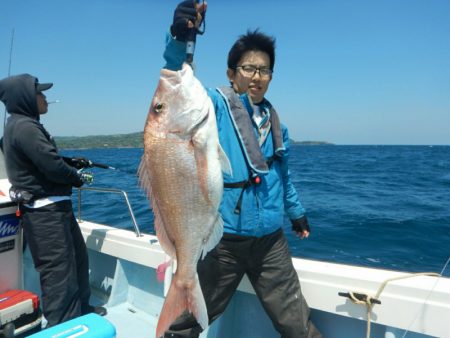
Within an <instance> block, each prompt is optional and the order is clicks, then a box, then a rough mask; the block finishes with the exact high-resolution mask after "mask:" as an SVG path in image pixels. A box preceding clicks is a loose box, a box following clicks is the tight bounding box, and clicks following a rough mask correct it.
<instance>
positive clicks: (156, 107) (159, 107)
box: [153, 103, 164, 114]
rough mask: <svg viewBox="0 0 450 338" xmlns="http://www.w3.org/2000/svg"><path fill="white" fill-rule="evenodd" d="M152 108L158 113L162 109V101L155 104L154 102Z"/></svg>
mask: <svg viewBox="0 0 450 338" xmlns="http://www.w3.org/2000/svg"><path fill="white" fill-rule="evenodd" d="M153 108H154V109H155V113H157V114H159V113H161V111H162V110H163V108H164V104H163V103H157V104H155V106H154V107H153Z"/></svg>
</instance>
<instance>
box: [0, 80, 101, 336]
mask: <svg viewBox="0 0 450 338" xmlns="http://www.w3.org/2000/svg"><path fill="white" fill-rule="evenodd" d="M52 86H53V84H52V83H39V81H38V79H37V78H36V77H34V76H31V75H29V74H22V75H17V76H10V77H7V78H5V79H3V80H0V100H1V101H2V102H3V103H4V104H5V106H6V110H7V111H8V113H9V114H10V116H9V118H8V121H7V123H6V126H5V129H4V135H3V140H2V150H3V153H4V157H5V165H6V171H7V174H8V179H9V181H10V183H11V189H10V197H11V199H12V200H13V201H17V202H18V203H19V204H20V210H21V225H22V228H23V231H24V236H25V239H26V241H27V243H28V245H29V248H30V252H31V255H32V257H33V262H34V265H35V268H36V270H37V271H38V272H39V275H40V283H41V289H42V307H43V313H44V316H45V318H46V320H47V327H51V326H54V325H56V324H59V323H62V322H65V321H67V320H69V319H72V318H75V317H78V316H80V315H83V314H87V313H90V312H96V313H98V314H102V315H103V314H105V313H106V310H105V309H104V308H102V307H93V306H91V305H89V298H90V287H89V270H88V269H89V262H88V255H87V249H86V244H85V242H84V239H83V236H82V234H81V230H80V228H79V226H78V223H77V221H76V219H75V216H74V214H73V209H72V201H71V195H72V187H80V186H81V185H83V183H85V182H89V180H90V179H91V177H90V176H88V175H85V174H83V173H79V172H78V171H77V168H75V167H73V166H71V165H70V164H71V163H70V161H68V159H67V158H64V157H62V156H60V155H59V153H58V149H57V147H56V143H55V141H54V140H53V138H52V136H51V135H50V134H49V133H48V132H47V130H46V129H45V128H44V126H43V125H42V124H41V123H40V116H41V115H42V114H45V113H47V109H48V103H47V100H46V97H45V95H44V93H43V91H45V90H47V89H50V88H51V87H52Z"/></svg>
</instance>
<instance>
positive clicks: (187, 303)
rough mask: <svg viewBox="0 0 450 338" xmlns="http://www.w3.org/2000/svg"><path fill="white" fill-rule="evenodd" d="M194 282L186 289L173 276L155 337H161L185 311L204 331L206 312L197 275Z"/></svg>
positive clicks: (206, 320) (206, 319)
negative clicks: (191, 315) (190, 314)
mask: <svg viewBox="0 0 450 338" xmlns="http://www.w3.org/2000/svg"><path fill="white" fill-rule="evenodd" d="M194 280H195V283H194V285H193V286H192V285H189V287H188V285H187V284H186V283H180V282H179V281H178V280H177V275H176V274H175V276H174V278H173V279H172V283H171V284H170V289H169V292H168V294H167V297H166V300H165V302H164V305H163V308H162V310H161V313H160V315H159V319H158V325H157V327H156V337H163V336H164V333H165V332H166V331H167V330H168V329H169V327H170V325H172V323H173V322H174V321H175V320H176V319H177V318H178V317H179V316H181V315H182V314H183V312H185V311H187V312H190V313H192V314H193V316H194V317H195V319H196V320H197V322H198V323H199V324H200V326H201V327H202V329H203V330H204V329H206V327H207V326H208V311H207V309H206V304H205V299H204V298H203V293H202V290H201V288H200V283H199V281H198V276H197V274H196V275H195V279H194Z"/></svg>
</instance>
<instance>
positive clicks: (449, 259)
mask: <svg viewBox="0 0 450 338" xmlns="http://www.w3.org/2000/svg"><path fill="white" fill-rule="evenodd" d="M449 263H450V256H449V257H448V258H447V262H446V263H445V264H444V267H443V268H442V270H441V273H440V274H439V277H438V278H437V279H436V281H435V282H434V285H433V287H432V288H431V290H430V292H429V293H428V295H427V297H426V298H425V300H424V302H423V304H422V308H423V307H424V306H425V304H426V302H427V301H428V299H429V298H430V296H431V294H432V293H433V291H434V289H435V288H436V285H437V283H438V282H439V280H440V279H441V278H442V276H443V275H444V271H445V270H446V269H447V267H448V264H449ZM420 313H421V310H419V311H418V312H417V314H416V316H415V317H414V319H413V320H412V322H411V324H409V326H408V328H407V329H406V330H405V333H404V334H403V336H402V338H405V337H406V335H407V334H408V333H409V332H410V329H411V326H412V325H413V324H414V323H415V322H416V321H417V319H418V317H419V315H420Z"/></svg>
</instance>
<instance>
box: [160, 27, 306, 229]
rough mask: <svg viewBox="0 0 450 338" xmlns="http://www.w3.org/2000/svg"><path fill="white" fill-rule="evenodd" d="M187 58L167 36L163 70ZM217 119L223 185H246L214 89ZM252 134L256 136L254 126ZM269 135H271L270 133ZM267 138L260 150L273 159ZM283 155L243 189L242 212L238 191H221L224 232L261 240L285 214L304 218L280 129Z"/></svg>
mask: <svg viewBox="0 0 450 338" xmlns="http://www.w3.org/2000/svg"><path fill="white" fill-rule="evenodd" d="M185 57H186V45H185V43H183V42H180V41H177V40H175V39H173V38H172V36H171V35H170V33H169V34H168V35H167V40H166V50H165V52H164V59H165V60H166V65H165V68H167V69H171V70H180V69H181V67H182V64H183V62H184V59H185ZM207 92H208V95H209V96H210V98H211V100H212V102H213V104H214V108H215V112H216V119H217V128H218V131H219V141H220V144H221V146H222V148H223V149H224V151H225V153H226V154H227V156H228V159H229V160H230V163H231V168H232V173H233V174H232V176H230V175H227V174H224V183H233V182H241V181H245V180H247V179H248V178H249V167H248V165H247V162H246V158H245V155H244V153H243V152H242V148H241V145H240V141H239V137H238V135H237V133H236V130H235V128H234V125H233V122H232V119H231V116H230V112H229V108H228V105H227V101H226V99H225V98H224V97H223V96H222V95H221V94H220V93H219V92H218V90H217V89H207ZM254 128H255V130H254V131H255V134H257V132H256V128H257V127H256V126H254ZM270 134H271V132H270ZM270 134H269V136H268V137H267V138H266V140H265V142H264V143H263V144H262V146H261V151H262V154H263V155H264V156H265V157H266V158H267V159H268V158H271V157H272V156H273V155H274V146H273V140H272V136H271V135H270ZM282 134H283V144H284V147H285V151H284V152H283V155H282V156H281V158H280V160H277V161H274V162H273V164H272V165H271V166H270V169H269V172H268V173H267V174H262V175H260V177H261V183H260V184H258V185H252V186H250V187H248V188H246V189H245V191H244V193H243V196H242V204H241V212H240V213H239V214H236V213H235V212H234V210H235V207H236V204H237V202H238V199H239V196H240V194H241V192H242V189H241V188H224V193H223V198H222V203H221V206H220V212H221V214H222V218H223V220H224V232H226V233H231V234H237V235H243V236H255V237H261V236H264V235H268V234H270V233H273V232H274V231H277V230H278V229H280V228H281V227H282V226H283V223H284V222H283V220H284V214H285V213H286V214H287V215H288V217H289V218H290V219H291V220H294V219H298V218H301V217H302V216H303V215H304V212H305V210H304V209H303V207H302V205H301V203H300V201H299V198H298V195H297V191H296V190H295V188H294V186H293V184H292V182H291V179H290V173H289V169H288V158H289V135H288V130H287V128H286V127H285V126H283V125H282Z"/></svg>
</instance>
